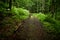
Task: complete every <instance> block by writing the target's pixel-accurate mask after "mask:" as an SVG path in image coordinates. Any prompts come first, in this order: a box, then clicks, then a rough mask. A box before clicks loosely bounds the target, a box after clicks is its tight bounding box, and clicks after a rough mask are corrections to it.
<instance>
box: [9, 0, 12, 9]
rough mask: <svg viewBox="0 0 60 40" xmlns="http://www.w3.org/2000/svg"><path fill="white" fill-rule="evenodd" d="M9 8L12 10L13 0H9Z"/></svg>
mask: <svg viewBox="0 0 60 40" xmlns="http://www.w3.org/2000/svg"><path fill="white" fill-rule="evenodd" d="M9 8H10V10H11V8H12V0H9Z"/></svg>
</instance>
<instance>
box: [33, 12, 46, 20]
mask: <svg viewBox="0 0 60 40" xmlns="http://www.w3.org/2000/svg"><path fill="white" fill-rule="evenodd" d="M33 16H35V17H37V18H38V19H39V20H40V21H44V20H45V19H46V17H47V15H45V14H43V13H38V14H37V13H35V14H33Z"/></svg>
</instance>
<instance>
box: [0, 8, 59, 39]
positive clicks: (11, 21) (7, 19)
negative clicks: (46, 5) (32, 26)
mask: <svg viewBox="0 0 60 40" xmlns="http://www.w3.org/2000/svg"><path fill="white" fill-rule="evenodd" d="M0 13H2V14H1V18H0V19H1V20H0V29H1V30H0V31H1V33H0V38H1V37H6V36H9V35H12V34H13V32H14V31H15V30H16V29H17V28H18V25H19V24H20V23H21V21H22V20H25V19H27V18H28V17H29V14H30V13H29V11H28V10H26V9H23V8H16V7H12V9H11V11H6V10H5V11H4V12H3V11H0ZM32 16H34V17H36V18H37V19H39V21H41V22H42V23H43V25H44V30H45V31H46V32H47V33H49V34H53V35H55V36H57V35H58V36H59V33H60V21H59V20H58V19H59V16H58V17H57V18H58V19H55V18H52V17H51V15H50V14H44V13H33V14H32ZM2 18H3V19H2Z"/></svg>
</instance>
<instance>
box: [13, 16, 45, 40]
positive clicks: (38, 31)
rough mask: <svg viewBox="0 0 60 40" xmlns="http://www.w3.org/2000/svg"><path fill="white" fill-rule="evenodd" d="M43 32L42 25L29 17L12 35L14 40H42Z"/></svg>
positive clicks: (34, 18)
mask: <svg viewBox="0 0 60 40" xmlns="http://www.w3.org/2000/svg"><path fill="white" fill-rule="evenodd" d="M43 35H44V31H43V25H42V23H41V22H40V21H39V20H38V19H37V18H36V17H33V16H31V17H30V18H28V19H26V20H24V22H23V23H22V24H21V25H20V26H19V27H18V29H17V30H16V32H15V33H14V35H13V36H14V39H15V40H43V38H44V36H43Z"/></svg>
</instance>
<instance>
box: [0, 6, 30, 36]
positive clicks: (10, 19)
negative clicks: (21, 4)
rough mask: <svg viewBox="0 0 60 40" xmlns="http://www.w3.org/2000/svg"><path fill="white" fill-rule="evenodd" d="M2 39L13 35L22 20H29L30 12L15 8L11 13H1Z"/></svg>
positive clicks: (0, 27)
mask: <svg viewBox="0 0 60 40" xmlns="http://www.w3.org/2000/svg"><path fill="white" fill-rule="evenodd" d="M0 13H1V15H0V29H1V30H0V32H1V33H0V37H7V36H10V35H12V34H13V32H14V31H15V30H16V29H17V28H18V26H19V24H20V23H21V21H22V20H25V19H27V18H28V15H29V11H27V10H25V9H23V8H16V7H13V8H12V9H11V11H9V10H8V11H7V10H4V11H3V10H2V11H0Z"/></svg>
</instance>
